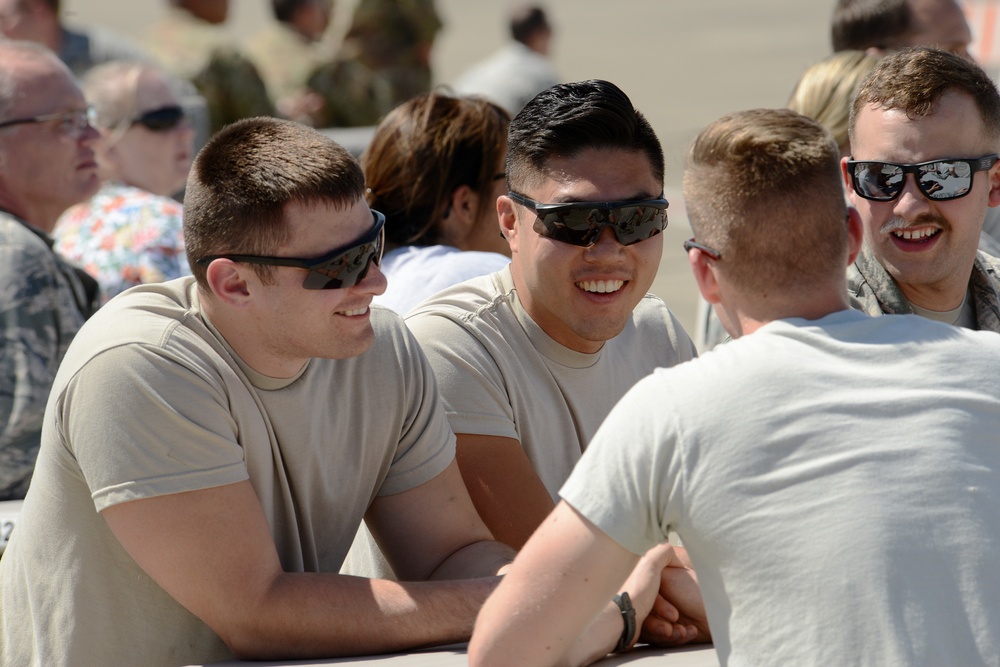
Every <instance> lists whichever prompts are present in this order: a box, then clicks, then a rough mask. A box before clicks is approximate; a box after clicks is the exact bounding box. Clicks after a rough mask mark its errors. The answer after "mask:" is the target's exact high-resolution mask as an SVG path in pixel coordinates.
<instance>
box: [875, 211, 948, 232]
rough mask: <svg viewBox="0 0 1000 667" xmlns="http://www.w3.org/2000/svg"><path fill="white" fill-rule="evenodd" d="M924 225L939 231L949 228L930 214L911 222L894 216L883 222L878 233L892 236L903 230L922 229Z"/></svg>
mask: <svg viewBox="0 0 1000 667" xmlns="http://www.w3.org/2000/svg"><path fill="white" fill-rule="evenodd" d="M924 225H934V226H936V227H940V228H941V229H948V228H949V227H950V226H951V225H949V224H948V221H947V220H945V219H944V218H942V217H940V216H937V215H932V214H926V215H921V216H918V217H917V219H916V220H913V221H910V220H906V219H905V218H901V217H899V216H894V217H892V218H889V219H888V220H886V221H885V222H883V223H882V225H881V226H880V227H879V230H878V231H879V233H880V234H892V233H893V232H898V231H900V230H903V229H910V228H914V227H923V226H924Z"/></svg>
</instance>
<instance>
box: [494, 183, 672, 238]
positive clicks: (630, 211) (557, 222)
mask: <svg viewBox="0 0 1000 667" xmlns="http://www.w3.org/2000/svg"><path fill="white" fill-rule="evenodd" d="M508 196H510V198H511V199H513V200H514V201H515V202H517V203H518V204H520V205H522V206H525V207H527V208H528V209H530V210H532V211H534V213H535V214H536V215H537V216H538V217H537V218H536V220H535V224H534V230H535V231H536V232H537V233H538V234H540V235H541V236H544V237H546V238H549V239H553V240H554V241H562V242H563V243H571V244H573V245H577V246H583V247H589V246H592V245H594V244H595V243H596V242H597V239H598V238H599V237H600V235H601V232H603V231H604V228H605V227H610V228H611V229H612V231H613V232H614V234H615V238H617V239H618V242H619V243H621V244H622V245H632V244H633V243H639V242H640V241H645V240H646V239H649V238H652V237H653V236H656V235H657V234H659V233H660V232H662V231H663V230H664V229H666V227H667V206H669V204H668V203H667V200H666V199H663V198H662V197H661V198H659V199H642V200H632V201H616V202H566V203H563V204H540V203H539V202H536V201H535V200H533V199H529V198H528V197H525V196H524V195H522V194H519V193H517V192H514V191H511V192H509V193H508Z"/></svg>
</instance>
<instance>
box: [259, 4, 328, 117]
mask: <svg viewBox="0 0 1000 667" xmlns="http://www.w3.org/2000/svg"><path fill="white" fill-rule="evenodd" d="M271 9H272V11H273V12H274V21H273V22H272V23H270V24H269V25H268V26H266V27H265V28H264V29H262V30H261V31H260V32H258V33H257V34H256V35H254V36H253V37H251V38H250V39H249V40H248V41H247V44H246V49H247V55H248V56H250V58H251V59H252V60H253V62H254V65H256V67H257V71H258V72H259V73H260V76H261V78H263V79H264V83H265V84H266V85H267V92H268V94H269V95H270V96H271V99H272V100H273V101H274V104H275V106H276V107H277V109H278V112H279V113H281V115H283V116H285V117H286V118H291V119H292V120H298V121H303V122H311V120H310V119H311V117H312V116H313V115H315V114H316V113H317V112H318V111H319V110H320V108H321V106H322V104H323V101H322V98H320V97H319V96H317V95H316V94H315V93H312V94H310V93H308V92H307V91H306V90H305V85H306V81H307V80H308V78H309V75H310V74H311V73H312V72H313V70H315V69H316V68H317V67H319V66H320V64H322V63H323V62H325V61H327V60H329V58H330V54H331V53H332V52H333V50H332V46H331V45H330V43H329V42H328V41H327V40H325V39H324V38H325V37H326V30H327V28H328V27H329V26H330V17H331V14H332V12H333V0H271Z"/></svg>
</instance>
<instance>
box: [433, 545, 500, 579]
mask: <svg viewBox="0 0 1000 667" xmlns="http://www.w3.org/2000/svg"><path fill="white" fill-rule="evenodd" d="M515 555H516V553H515V551H514V550H513V549H511V548H510V547H509V546H507V545H506V544H501V543H500V542H494V541H492V540H489V541H483V542H475V543H473V544H470V545H468V546H466V547H463V548H461V549H459V550H458V551H456V552H455V553H453V554H452V555H451V556H449V557H448V558H447V559H446V560H445V561H444V562H443V563H441V565H440V566H438V568H437V569H436V570H434V572H433V573H432V574H431V576H430V577H429V579H431V580H434V581H445V580H449V579H471V578H475V577H488V576H493V575H496V574H498V573H499V572H500V570H501V569H502V568H504V567H505V566H507V565H509V564H510V563H511V562H512V561H513V560H514V556H515Z"/></svg>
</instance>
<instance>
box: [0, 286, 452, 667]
mask: <svg viewBox="0 0 1000 667" xmlns="http://www.w3.org/2000/svg"><path fill="white" fill-rule="evenodd" d="M372 324H373V326H374V329H375V343H374V345H373V346H372V348H371V349H370V350H368V351H367V352H365V353H364V354H362V355H360V356H358V357H354V358H351V359H343V360H329V359H313V360H311V361H310V362H309V363H308V364H307V366H306V368H305V369H304V370H303V372H302V373H301V374H300V375H299V376H298V377H296V378H292V379H285V380H276V379H274V378H267V377H264V376H262V375H260V374H258V373H255V372H253V371H252V370H251V369H249V368H248V367H246V365H245V364H243V363H242V362H241V361H240V360H239V359H237V358H236V356H235V355H234V354H233V352H232V350H231V349H230V348H229V346H228V345H227V344H226V343H225V341H224V340H222V339H221V336H219V334H218V333H217V332H215V331H214V330H213V328H212V327H211V326H209V325H208V324H207V322H206V319H205V318H204V316H203V315H202V314H201V310H200V307H199V303H198V297H197V288H196V287H195V285H194V281H193V279H192V278H182V279H179V280H175V281H171V282H169V283H165V284H161V285H148V286H142V287H138V288H135V289H134V290H133V291H132V292H130V293H129V294H127V295H124V296H122V297H120V298H118V299H116V300H114V301H112V302H111V303H109V304H108V305H107V306H105V308H103V309H102V310H101V311H99V313H98V314H97V315H96V316H95V317H94V318H92V319H91V320H90V321H89V322H88V323H87V325H86V326H85V327H84V328H83V329H82V330H81V332H80V333H79V334H78V335H77V338H76V340H75V341H74V343H73V345H72V346H71V347H70V350H69V352H68V354H67V356H66V358H65V360H64V361H63V364H62V367H61V368H60V371H59V373H58V375H57V377H56V381H55V385H54V387H53V390H52V394H51V398H50V401H49V405H48V409H47V412H46V423H45V426H44V430H43V435H42V448H41V452H40V455H39V459H38V465H37V468H36V472H35V477H34V482H33V484H32V487H31V490H30V492H29V494H28V498H27V500H26V501H25V504H24V509H23V512H22V515H21V517H20V520H19V522H18V525H17V530H16V531H15V533H14V535H13V537H12V539H11V542H10V545H9V546H8V548H7V551H6V553H5V554H4V557H3V559H2V560H0V634H2V639H0V646H2V649H0V658H2V659H0V663H3V664H11V665H14V664H17V665H26V664H44V665H59V664H104V665H111V664H142V665H156V664H173V665H177V664H188V663H192V662H207V661H211V660H218V659H223V658H228V657H231V655H230V653H229V651H228V650H227V648H226V646H225V645H224V644H223V642H222V641H221V640H220V639H219V638H218V636H217V635H216V634H215V633H214V632H212V630H211V629H210V628H208V626H206V625H205V624H204V623H202V622H201V621H200V620H199V619H197V618H196V617H195V616H193V615H192V614H190V613H189V612H187V611H186V610H185V609H184V608H183V607H181V606H180V605H179V604H178V603H177V602H175V601H174V600H173V599H172V598H171V597H169V596H168V595H167V594H166V593H165V592H164V591H163V590H162V589H161V588H159V586H157V585H156V584H155V583H154V582H153V581H152V580H151V579H150V578H149V577H148V576H147V575H146V574H145V573H144V572H143V571H142V570H141V569H140V568H139V567H138V566H137V565H136V564H135V562H134V561H132V559H131V558H130V557H129V556H128V554H127V553H126V552H125V551H124V549H123V548H122V547H121V545H120V544H119V543H118V542H117V540H116V539H115V538H114V536H113V535H112V534H111V532H110V530H109V529H108V527H107V524H106V523H105V521H104V520H103V518H102V517H101V516H100V514H99V512H100V511H101V510H103V509H104V508H106V507H109V506H111V505H114V504H116V503H121V502H127V501H130V500H135V499H139V498H148V497H152V496H157V495H161V494H169V493H178V492H182V491H189V490H195V489H203V488H208V487H212V486H219V485H223V484H229V483H234V482H238V481H242V480H246V479H248V478H249V480H250V481H251V483H252V484H253V487H254V489H255V490H256V492H257V495H258V496H259V497H260V500H261V505H262V507H263V509H264V512H265V514H266V516H267V519H268V522H269V524H270V526H271V531H272V535H273V537H274V541H275V544H276V546H277V549H278V554H279V556H280V558H281V562H282V565H283V567H284V569H285V570H286V571H293V572H294V571H310V572H316V571H327V572H336V571H337V570H338V569H339V567H340V565H341V562H342V560H343V558H344V555H345V554H346V552H347V549H348V547H349V546H350V544H351V540H352V538H353V537H354V534H355V531H356V530H357V528H358V525H359V524H360V523H361V521H362V517H363V515H364V513H365V510H366V509H367V507H368V505H369V503H370V502H371V500H372V499H373V498H374V497H375V496H376V495H386V494H394V493H399V492H402V491H405V490H408V489H411V488H413V487H415V486H418V485H419V484H422V483H424V482H426V481H428V480H429V479H431V478H433V477H434V476H436V475H437V474H439V473H440V472H441V471H442V470H444V469H445V468H446V467H447V465H448V464H449V463H450V462H451V461H452V460H453V458H454V436H453V435H452V434H451V431H450V429H449V428H448V424H447V421H446V419H445V417H444V414H443V411H442V410H441V406H440V402H439V400H438V397H437V390H436V386H435V384H434V378H433V374H432V373H431V372H430V369H429V367H428V365H427V362H426V359H425V358H424V356H423V355H422V354H421V352H420V348H419V346H418V345H417V344H416V342H415V341H414V340H413V339H412V337H411V336H410V335H409V334H408V333H407V331H406V328H405V327H404V326H403V325H402V322H401V321H400V319H399V317H398V316H396V315H395V314H393V313H391V312H390V311H388V310H385V309H380V308H373V309H372Z"/></svg>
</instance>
